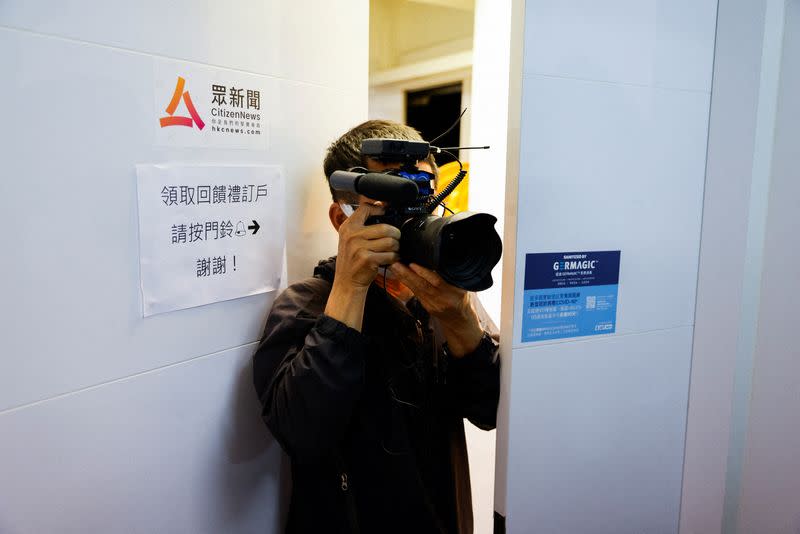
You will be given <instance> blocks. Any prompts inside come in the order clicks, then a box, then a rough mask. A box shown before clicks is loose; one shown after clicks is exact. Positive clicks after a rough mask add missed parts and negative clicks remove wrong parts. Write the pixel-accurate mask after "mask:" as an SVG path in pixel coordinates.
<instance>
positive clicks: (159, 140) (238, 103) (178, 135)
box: [152, 58, 271, 150]
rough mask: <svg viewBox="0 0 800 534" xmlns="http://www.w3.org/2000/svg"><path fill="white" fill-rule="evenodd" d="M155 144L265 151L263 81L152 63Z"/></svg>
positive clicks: (224, 71)
mask: <svg viewBox="0 0 800 534" xmlns="http://www.w3.org/2000/svg"><path fill="white" fill-rule="evenodd" d="M153 61H154V64H153V77H154V87H153V89H154V92H153V94H154V110H153V116H152V125H153V129H154V131H155V136H156V144H159V145H166V146H190V147H204V148H245V149H250V150H265V149H266V148H267V138H268V135H267V134H268V130H269V128H268V122H267V111H268V109H269V106H270V104H271V102H270V101H269V98H270V95H269V92H268V84H269V83H270V80H269V79H268V78H267V77H266V76H259V75H257V74H247V73H243V72H238V71H232V70H227V69H220V68H215V67H208V66H205V65H198V64H195V63H187V62H185V61H184V62H181V61H174V60H170V59H163V58H154V59H153Z"/></svg>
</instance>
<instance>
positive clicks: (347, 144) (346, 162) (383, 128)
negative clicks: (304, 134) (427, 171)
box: [323, 119, 437, 202]
mask: <svg viewBox="0 0 800 534" xmlns="http://www.w3.org/2000/svg"><path fill="white" fill-rule="evenodd" d="M370 138H382V139H408V140H411V141H422V140H423V139H422V135H421V134H420V133H419V132H418V131H417V130H415V129H414V128H412V127H411V126H407V125H405V124H401V123H399V122H394V121H389V120H382V119H376V120H369V121H366V122H362V123H361V124H359V125H358V126H356V127H354V128H351V129H350V130H348V131H347V132H346V133H345V134H344V135H342V136H341V137H340V138H339V139H337V140H336V141H334V142H333V143H331V145H330V146H329V147H328V151H327V153H326V154H325V162H324V163H323V169H324V171H325V179H326V180H327V181H328V188H329V189H330V190H331V197H332V198H333V200H334V202H336V201H339V200H346V201H350V200H352V199H350V198H349V196H350V195H347V194H346V193H342V192H341V191H335V190H334V189H332V188H331V186H330V179H331V174H333V173H334V171H346V170H347V169H350V168H352V167H365V166H366V164H367V162H366V161H365V160H364V158H362V157H361V141H363V140H364V139H370ZM425 161H427V162H428V163H429V164H430V166H431V168H432V169H433V171H434V173H435V172H436V170H437V169H436V162H435V161H434V159H433V155H430V154H429V155H428V157H427V158H426V159H425Z"/></svg>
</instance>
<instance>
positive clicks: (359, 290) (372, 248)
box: [325, 203, 400, 330]
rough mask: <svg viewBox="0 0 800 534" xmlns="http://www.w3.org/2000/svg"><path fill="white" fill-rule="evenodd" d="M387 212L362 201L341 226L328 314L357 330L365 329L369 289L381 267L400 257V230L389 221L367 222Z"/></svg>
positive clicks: (326, 312)
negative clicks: (386, 222)
mask: <svg viewBox="0 0 800 534" xmlns="http://www.w3.org/2000/svg"><path fill="white" fill-rule="evenodd" d="M383 211H384V210H383V208H382V207H381V206H380V205H377V206H376V205H371V204H366V203H364V204H361V205H360V206H359V207H358V209H357V210H356V211H355V212H354V213H353V214H352V215H351V216H350V217H349V218H348V219H347V220H346V221H344V222H343V223H342V225H341V226H340V227H339V254H338V256H337V258H336V275H335V276H334V279H333V287H332V288H331V294H330V297H328V303H327V305H326V306H325V314H326V315H328V316H330V317H333V318H334V319H337V320H339V321H341V322H343V323H345V324H346V325H348V326H350V327H351V328H355V329H356V330H361V324H362V322H363V319H364V302H365V301H366V297H367V289H369V286H370V284H371V283H372V281H373V280H374V279H375V276H376V275H377V274H378V268H379V267H380V266H381V265H391V264H393V263H395V262H396V261H397V260H399V259H400V257H399V256H398V254H397V251H398V250H400V230H398V229H397V228H395V227H394V226H391V225H388V224H373V225H369V226H365V225H364V223H365V222H366V220H367V218H368V217H370V216H372V215H382V214H383Z"/></svg>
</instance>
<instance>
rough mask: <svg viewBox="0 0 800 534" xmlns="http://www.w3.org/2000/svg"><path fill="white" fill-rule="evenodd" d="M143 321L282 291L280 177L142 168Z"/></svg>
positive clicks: (250, 169) (217, 169)
mask: <svg viewBox="0 0 800 534" xmlns="http://www.w3.org/2000/svg"><path fill="white" fill-rule="evenodd" d="M136 173H137V176H138V193H139V251H140V258H139V260H140V265H141V284H142V297H143V313H144V316H145V317H147V316H149V315H154V314H157V313H163V312H167V311H172V310H180V309H184V308H191V307H193V306H200V305H203V304H209V303H212V302H219V301H223V300H229V299H234V298H239V297H244V296H247V295H255V294H257V293H265V292H267V291H272V290H275V289H277V288H278V285H279V283H280V275H281V267H282V259H283V247H284V240H285V233H286V231H285V219H284V208H283V206H284V195H283V177H282V172H281V168H280V167H278V166H271V165H202V164H186V165H184V164H172V163H170V164H156V165H137V166H136Z"/></svg>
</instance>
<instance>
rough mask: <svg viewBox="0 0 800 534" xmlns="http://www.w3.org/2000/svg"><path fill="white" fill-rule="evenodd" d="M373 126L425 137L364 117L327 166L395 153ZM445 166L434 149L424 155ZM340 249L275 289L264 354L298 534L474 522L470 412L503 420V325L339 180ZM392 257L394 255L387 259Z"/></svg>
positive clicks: (270, 421) (258, 362) (431, 166)
mask: <svg viewBox="0 0 800 534" xmlns="http://www.w3.org/2000/svg"><path fill="white" fill-rule="evenodd" d="M368 138H393V139H409V140H421V137H420V135H419V133H418V132H417V131H416V130H414V129H413V128H410V127H407V126H404V125H401V124H398V123H394V122H390V121H368V122H365V123H363V124H361V125H359V126H356V127H355V128H353V129H352V130H350V131H349V132H347V133H346V134H344V135H343V136H342V137H340V138H339V139H338V140H337V141H335V142H334V143H333V144H332V145H331V146H330V148H329V149H328V154H327V156H326V158H325V165H324V167H325V174H326V177H327V178H328V180H330V176H331V174H332V173H333V172H334V171H337V170H347V169H349V168H352V167H365V168H366V169H368V170H369V171H372V172H380V171H383V170H387V169H389V168H394V167H399V165H400V164H399V163H397V164H395V163H390V162H385V161H377V160H374V159H369V158H363V157H362V156H361V154H360V148H361V141H362V140H364V139H368ZM417 166H418V168H419V169H420V170H425V171H428V172H435V163H434V162H433V159H432V157H430V156H429V157H428V158H427V159H426V160H424V161H420V162H418V163H417ZM331 192H332V195H333V203H332V204H331V206H330V208H329V216H330V220H331V223H332V224H333V226H334V228H336V230H337V231H338V233H339V246H338V255H337V256H336V257H335V258H331V259H329V260H326V261H322V262H320V264H319V265H318V266H317V267H316V269H315V270H314V276H313V278H309V279H307V280H305V281H303V282H299V283H297V284H294V285H292V286H290V287H289V288H288V289H287V290H286V291H284V292H283V293H282V294H281V295H280V296H279V297H278V298H277V299H276V300H275V303H274V305H273V308H272V310H271V312H270V315H269V317H268V319H267V325H266V328H265V334H264V338H263V340H262V342H261V345H260V346H259V349H258V351H257V352H256V354H255V356H254V382H255V386H256V390H257V392H258V395H259V398H260V400H261V404H262V406H263V412H262V415H263V417H264V420H265V422H266V423H267V426H268V427H269V428H270V430H271V431H272V433H273V435H274V436H275V438H276V439H277V440H278V441H279V442H280V444H281V446H282V447H283V449H284V450H285V451H286V452H287V454H288V455H289V456H290V458H291V464H292V486H293V488H292V499H291V505H290V509H289V519H288V523H287V527H286V531H287V532H290V533H295V532H302V533H312V532H313V533H322V532H325V533H329V532H330V533H336V532H342V533H344V532H347V533H349V532H361V533H365V534H368V533H394V532H398V533H399V532H404V533H428V532H430V533H443V532H446V533H470V532H472V504H471V498H470V485H469V470H468V463H467V454H466V445H465V440H464V426H463V419H464V418H468V419H469V420H470V421H472V422H473V423H474V424H476V425H477V426H479V427H481V428H483V429H491V428H494V426H495V420H496V411H497V401H498V398H499V362H498V360H497V352H498V345H497V332H496V328H495V327H494V325H493V323H492V322H491V320H490V319H489V318H488V317H487V316H486V314H485V312H484V311H483V309H482V308H481V307H480V304H479V303H478V302H477V299H476V298H474V295H473V294H471V293H468V292H467V291H465V290H463V289H460V288H457V287H454V286H452V285H450V284H448V283H447V282H445V281H444V280H443V279H442V278H441V277H440V276H439V275H438V274H437V273H436V272H434V271H432V270H429V269H426V268H424V267H422V266H419V265H415V264H413V263H412V264H410V265H405V264H403V263H401V262H400V259H401V258H400V256H399V254H398V252H399V250H400V241H399V239H400V230H398V229H397V228H395V227H394V226H390V225H388V224H366V223H367V219H368V218H369V217H370V216H374V215H381V214H383V212H384V209H385V207H386V206H384V205H383V203H381V202H377V201H375V200H373V199H369V198H366V197H364V196H363V195H355V194H354V193H343V192H341V191H334V190H333V189H332V190H331ZM383 266H388V267H386V268H385V267H383Z"/></svg>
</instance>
